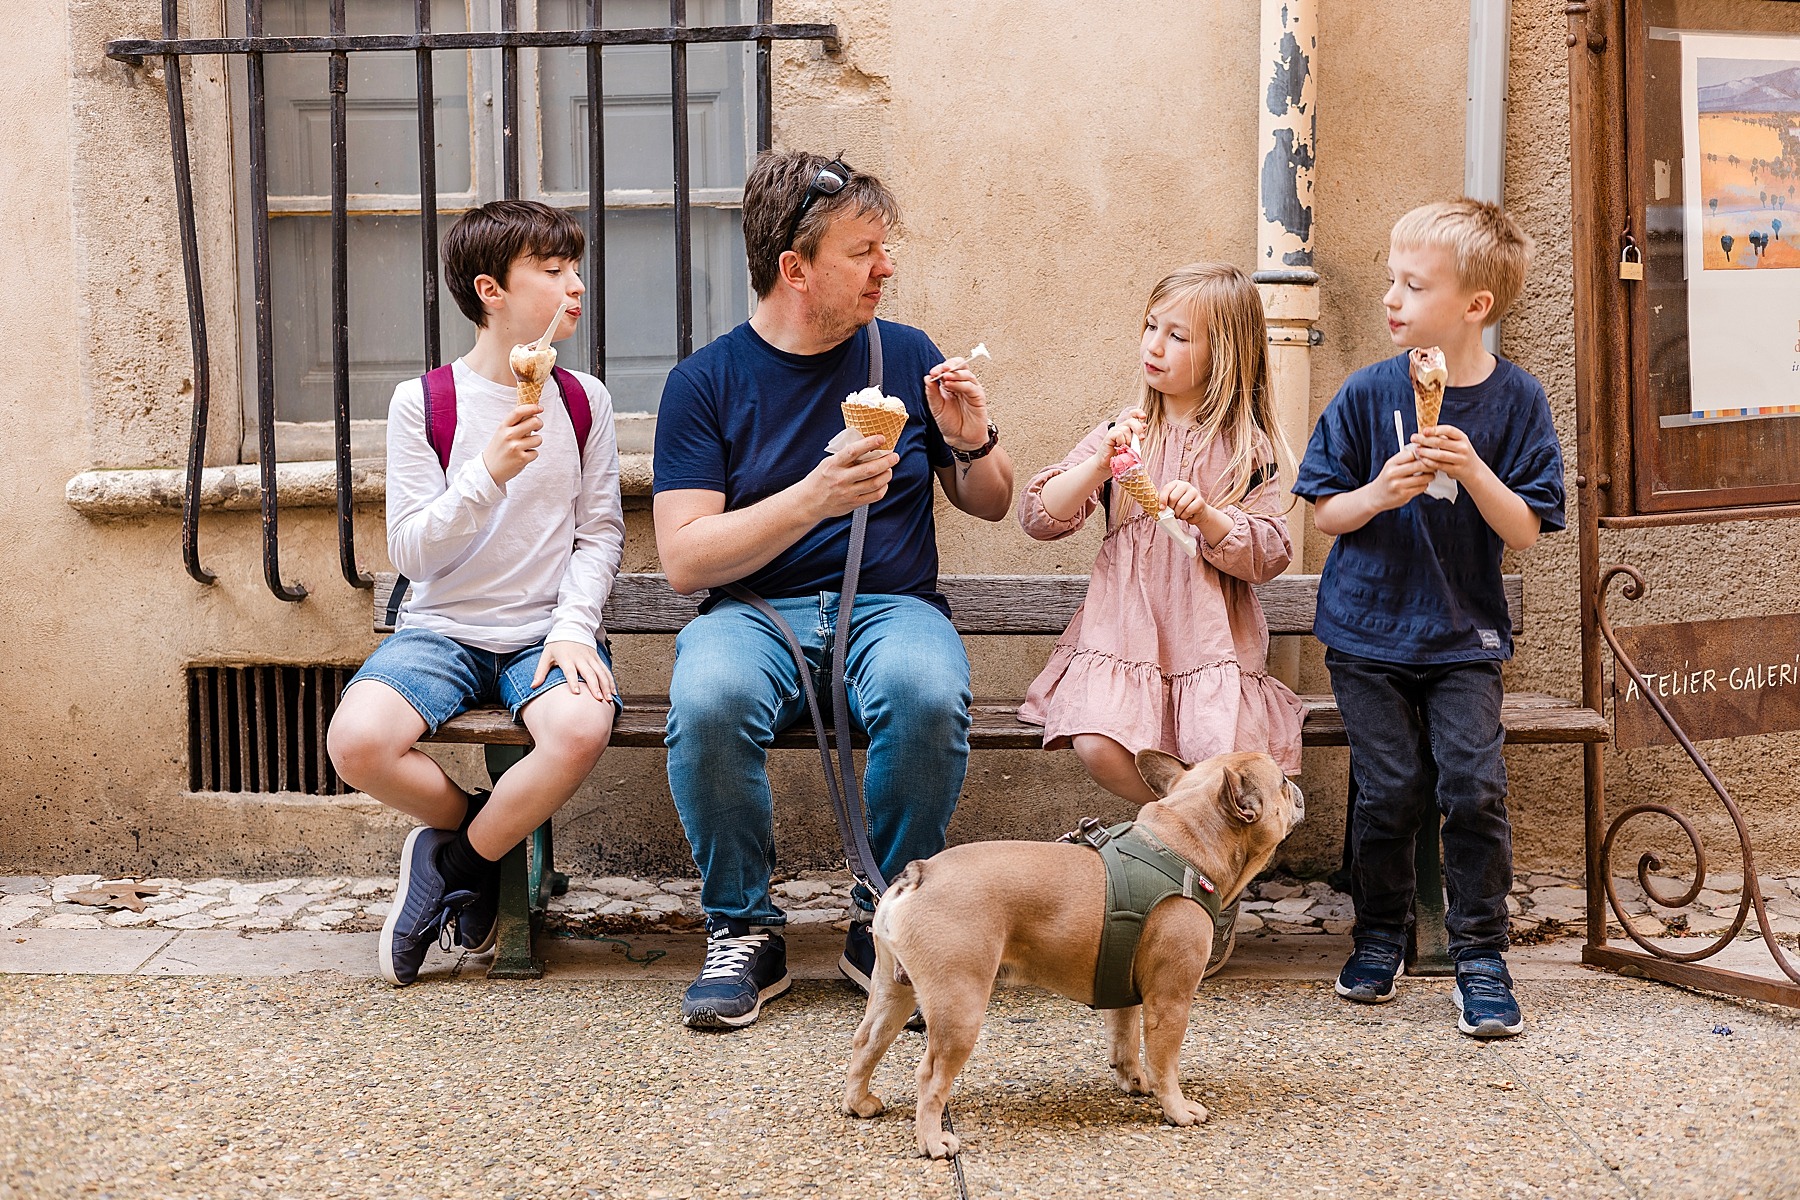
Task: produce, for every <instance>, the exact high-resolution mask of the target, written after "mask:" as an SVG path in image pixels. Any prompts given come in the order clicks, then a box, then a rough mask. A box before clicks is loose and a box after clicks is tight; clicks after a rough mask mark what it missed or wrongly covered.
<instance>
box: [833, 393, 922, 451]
mask: <svg viewBox="0 0 1800 1200" xmlns="http://www.w3.org/2000/svg"><path fill="white" fill-rule="evenodd" d="M843 408H844V425H845V427H846V428H849V429H854V430H855V431H856V432H857V433H859V434H861V435H862V436H863V437H879V438H881V440H882V441H883V442H884V443H885V449H887V450H888V451H890V452H891V451H892V450H893V449H894V448H895V447H896V446H898V445H899V444H900V431H901V430H902V429H904V428H906V414H905V413H903V412H894V411H892V410H891V409H886V408H876V407H875V406H874V405H872V404H845V405H844V406H843Z"/></svg>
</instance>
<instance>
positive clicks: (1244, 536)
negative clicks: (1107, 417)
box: [1019, 424, 1305, 775]
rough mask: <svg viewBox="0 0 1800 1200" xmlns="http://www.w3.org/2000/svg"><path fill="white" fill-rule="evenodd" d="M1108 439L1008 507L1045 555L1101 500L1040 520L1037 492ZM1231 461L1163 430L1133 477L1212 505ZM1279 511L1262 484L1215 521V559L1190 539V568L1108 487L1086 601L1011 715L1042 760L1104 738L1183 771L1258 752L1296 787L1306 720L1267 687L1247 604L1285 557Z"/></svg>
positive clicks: (1264, 646) (1211, 447) (1080, 451)
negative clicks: (1168, 760) (1157, 755)
mask: <svg viewBox="0 0 1800 1200" xmlns="http://www.w3.org/2000/svg"><path fill="white" fill-rule="evenodd" d="M1106 432H1107V427H1106V425H1105V424H1101V425H1098V426H1096V427H1095V428H1094V431H1093V432H1092V433H1090V434H1088V436H1087V437H1086V438H1084V439H1083V440H1082V442H1081V444H1080V445H1079V446H1077V447H1075V449H1073V450H1072V451H1070V452H1069V456H1068V457H1067V458H1066V459H1064V460H1063V461H1062V462H1060V463H1058V464H1057V465H1056V466H1054V467H1049V468H1047V469H1045V470H1043V471H1041V472H1039V473H1038V474H1037V475H1036V476H1035V477H1034V478H1033V479H1032V481H1031V482H1030V484H1028V485H1027V486H1026V488H1025V493H1024V495H1023V496H1021V497H1020V498H1019V524H1020V525H1022V526H1024V528H1025V532H1026V533H1028V534H1030V535H1031V536H1032V537H1034V538H1037V539H1038V540H1040V541H1054V540H1055V539H1057V538H1062V537H1067V536H1068V535H1070V534H1071V533H1074V532H1075V531H1076V530H1078V529H1080V528H1081V527H1082V526H1083V525H1085V524H1086V523H1087V520H1088V518H1089V517H1090V516H1092V515H1093V513H1094V510H1095V509H1097V508H1098V507H1099V504H1100V495H1099V492H1098V491H1096V492H1095V493H1094V494H1093V495H1092V496H1089V497H1088V499H1087V502H1086V503H1085V504H1084V505H1083V506H1082V509H1081V511H1080V512H1079V513H1077V514H1076V515H1075V516H1074V517H1072V518H1071V519H1069V520H1067V521H1059V520H1057V519H1056V518H1054V517H1052V516H1051V515H1050V514H1049V513H1047V512H1045V511H1044V504H1043V488H1044V484H1045V483H1047V482H1048V481H1049V480H1050V479H1051V478H1052V477H1054V476H1056V475H1058V474H1061V473H1062V472H1063V471H1066V470H1068V469H1069V468H1071V467H1074V466H1076V465H1078V464H1080V463H1082V462H1084V461H1086V460H1087V459H1089V458H1091V457H1093V455H1094V453H1095V451H1096V450H1098V449H1099V447H1100V443H1101V442H1103V441H1104V440H1105V438H1106ZM1258 449H1259V451H1260V452H1261V455H1262V457H1263V460H1264V461H1271V460H1272V459H1273V454H1272V453H1271V452H1270V450H1269V447H1268V446H1267V445H1266V444H1265V445H1262V446H1259V448H1258ZM1229 460H1230V453H1229V451H1228V450H1227V449H1226V447H1224V446H1223V445H1221V444H1219V443H1218V442H1216V441H1215V442H1213V443H1211V444H1206V443H1204V441H1203V439H1202V438H1201V436H1200V433H1199V431H1198V430H1197V429H1194V428H1192V427H1183V426H1167V427H1165V434H1164V437H1163V439H1162V444H1161V445H1160V446H1158V447H1157V449H1156V451H1155V452H1154V453H1153V454H1151V455H1150V456H1149V457H1147V458H1146V459H1145V462H1144V466H1145V469H1146V470H1147V471H1148V472H1149V474H1150V478H1151V479H1152V480H1153V481H1155V482H1156V484H1157V486H1158V487H1159V488H1160V487H1161V486H1162V485H1163V484H1165V483H1167V482H1168V481H1170V480H1172V479H1177V478H1179V479H1185V480H1187V481H1188V482H1189V483H1192V484H1193V485H1194V486H1195V487H1197V488H1199V489H1200V492H1201V494H1202V495H1212V494H1213V493H1214V491H1215V489H1216V488H1217V487H1218V483H1219V475H1220V474H1221V472H1223V470H1224V469H1225V467H1226V465H1227V464H1228V462H1229ZM1284 499H1285V493H1284V489H1283V488H1282V486H1281V482H1280V480H1279V479H1275V478H1271V479H1269V480H1268V481H1267V482H1265V483H1262V484H1260V485H1259V486H1258V487H1257V488H1256V489H1255V490H1254V491H1252V492H1251V493H1250V495H1249V496H1247V497H1245V499H1244V502H1243V504H1242V505H1241V506H1232V507H1228V508H1226V509H1225V511H1226V512H1227V513H1229V514H1230V516H1231V519H1232V529H1231V533H1230V534H1229V535H1228V536H1227V537H1226V538H1225V539H1224V540H1223V541H1221V542H1219V543H1217V544H1216V545H1209V544H1208V543H1207V541H1206V539H1205V538H1204V537H1201V535H1200V531H1199V530H1198V529H1196V528H1194V527H1193V526H1191V525H1189V526H1188V527H1187V529H1188V532H1189V533H1190V534H1192V535H1193V537H1194V539H1195V540H1196V541H1197V542H1199V544H1200V556H1199V558H1198V559H1190V558H1188V556H1187V555H1186V554H1185V553H1183V552H1182V550H1181V547H1179V546H1177V545H1176V544H1175V540H1174V539H1173V538H1171V537H1169V536H1168V535H1167V534H1164V533H1162V532H1161V531H1160V530H1158V529H1157V527H1156V522H1155V521H1154V520H1153V519H1152V518H1151V517H1149V516H1148V515H1147V514H1145V512H1144V511H1143V509H1141V508H1139V507H1138V506H1137V504H1136V503H1135V502H1134V501H1132V499H1131V498H1130V497H1129V496H1127V495H1126V494H1125V492H1124V489H1122V488H1121V487H1119V486H1118V485H1117V484H1114V485H1113V488H1112V500H1111V506H1112V522H1111V524H1112V527H1111V528H1110V529H1108V530H1107V533H1106V538H1105V540H1104V541H1103V542H1101V544H1100V554H1099V556H1098V557H1096V558H1095V559H1094V570H1093V578H1092V580H1091V581H1090V582H1089V584H1088V593H1087V600H1086V601H1085V602H1084V603H1083V604H1082V606H1081V608H1080V610H1079V611H1077V612H1076V614H1075V617H1074V619H1073V620H1071V621H1070V622H1069V627H1068V629H1067V630H1065V631H1064V632H1063V635H1062V637H1061V638H1059V639H1057V643H1056V649H1055V650H1054V651H1052V652H1051V655H1050V662H1049V664H1048V665H1047V666H1045V668H1044V670H1043V673H1042V674H1040V675H1039V676H1038V677H1037V680H1036V681H1035V682H1034V683H1033V684H1032V685H1031V690H1030V691H1029V692H1028V693H1027V695H1026V697H1025V703H1024V705H1023V706H1022V707H1021V708H1020V709H1019V719H1020V720H1022V721H1028V722H1030V723H1031V724H1034V725H1042V726H1043V727H1044V746H1045V748H1046V749H1056V748H1059V747H1063V746H1068V745H1070V744H1071V742H1070V738H1071V737H1072V736H1073V735H1074V734H1077V733H1101V734H1105V735H1106V736H1107V737H1110V738H1112V739H1113V740H1114V741H1117V742H1118V743H1119V744H1120V745H1122V746H1124V747H1125V748H1126V749H1128V750H1130V751H1132V752H1133V753H1136V752H1137V751H1139V750H1144V749H1157V750H1163V751H1167V752H1168V753H1170V754H1173V755H1175V756H1176V757H1178V758H1180V759H1182V760H1183V761H1184V762H1199V761H1200V760H1201V759H1203V758H1209V757H1211V756H1212V755H1214V754H1223V753H1226V752H1228V751H1233V750H1262V751H1266V752H1267V753H1268V754H1270V755H1271V756H1272V757H1273V758H1274V759H1275V761H1276V762H1277V763H1279V764H1280V765H1281V769H1282V770H1284V771H1286V772H1287V773H1288V774H1290V775H1295V774H1298V773H1299V771H1300V723H1301V720H1302V718H1303V717H1304V715H1305V709H1304V707H1303V706H1302V705H1301V703H1300V701H1299V699H1298V698H1297V697H1296V696H1295V695H1294V693H1293V692H1291V691H1289V690H1288V688H1287V687H1286V686H1285V685H1284V684H1282V683H1281V681H1280V680H1277V679H1274V678H1271V677H1270V676H1269V675H1268V674H1267V666H1268V653H1269V627H1268V623H1267V622H1266V621H1265V620H1264V619H1263V612H1262V605H1261V604H1259V603H1258V602H1257V599H1256V593H1255V592H1254V591H1252V590H1251V587H1252V585H1253V584H1258V583H1262V582H1264V581H1266V580H1269V579H1273V578H1274V577H1275V576H1277V575H1279V574H1280V573H1281V572H1282V571H1283V570H1284V569H1285V568H1286V567H1287V565H1288V561H1289V559H1290V558H1291V557H1292V556H1293V541H1292V539H1291V538H1290V537H1289V536H1288V528H1287V521H1286V519H1285V518H1284V517H1283V516H1282V507H1283V504H1284Z"/></svg>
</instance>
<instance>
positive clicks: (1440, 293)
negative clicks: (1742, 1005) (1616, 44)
mask: <svg viewBox="0 0 1800 1200" xmlns="http://www.w3.org/2000/svg"><path fill="white" fill-rule="evenodd" d="M1530 257H1531V239H1530V238H1529V237H1527V236H1526V235H1525V233H1524V232H1523V231H1521V230H1520V228H1519V227H1518V225H1517V224H1516V223H1515V222H1514V221H1513V219H1512V218H1511V217H1509V216H1507V214H1506V213H1504V212H1503V211H1501V210H1500V208H1499V207H1497V206H1495V205H1492V204H1486V203H1483V202H1481V201H1477V200H1469V199H1462V200H1455V201H1449V202H1445V203H1440V204H1429V205H1426V206H1424V207H1422V208H1417V209H1414V210H1413V211H1411V212H1409V213H1407V214H1406V215H1405V216H1404V217H1402V218H1400V221H1399V223H1398V224H1396V225H1395V226H1394V232H1393V237H1392V244H1391V246H1390V247H1389V251H1388V274H1389V277H1390V279H1391V280H1392V282H1391V284H1390V285H1389V287H1388V290H1387V292H1386V294H1385V295H1384V296H1383V297H1382V305H1383V307H1384V308H1385V309H1386V314H1387V322H1388V332H1389V335H1390V336H1391V337H1392V338H1393V341H1394V345H1395V346H1397V347H1400V348H1401V351H1402V353H1400V354H1399V355H1397V356H1395V357H1394V358H1390V359H1388V360H1386V361H1384V362H1379V363H1376V364H1374V365H1373V366H1369V367H1365V368H1363V369H1362V370H1360V371H1357V372H1356V373H1355V374H1353V375H1351V376H1350V378H1348V379H1347V380H1345V381H1344V385H1343V387H1342V388H1341V389H1339V391H1338V394H1337V396H1336V397H1335V398H1334V399H1333V400H1332V402H1331V404H1330V405H1329V406H1328V407H1327V408H1326V410H1325V412H1324V413H1323V414H1322V415H1321V416H1320V418H1319V423H1318V426H1317V427H1316V428H1315V429H1314V431H1313V435H1312V439H1311V441H1310V442H1309V443H1308V445H1307V448H1306V457H1305V459H1304V461H1303V462H1302V463H1301V465H1300V471H1299V478H1298V480H1297V482H1296V484H1295V486H1294V493H1295V494H1296V495H1298V496H1302V497H1304V498H1305V499H1307V500H1310V501H1312V502H1313V505H1314V520H1315V523H1316V524H1317V526H1318V528H1319V529H1320V530H1321V531H1322V532H1324V533H1328V534H1332V535H1334V536H1335V538H1336V541H1335V542H1334V544H1333V545H1332V548H1331V553H1330V555H1329V557H1328V558H1327V559H1326V562H1325V568H1324V572H1323V574H1322V575H1321V576H1320V579H1319V605H1318V614H1317V617H1316V620H1315V624H1314V632H1315V633H1316V634H1317V636H1318V638H1319V640H1320V641H1322V642H1323V643H1325V647H1326V655H1325V662H1326V666H1327V667H1328V669H1329V670H1330V672H1331V687H1332V691H1333V693H1335V695H1336V697H1337V701H1338V706H1339V708H1340V709H1341V710H1342V712H1343V716H1344V725H1345V729H1346V732H1347V733H1348V735H1349V741H1350V769H1351V783H1352V788H1351V796H1352V805H1353V810H1352V813H1351V819H1350V847H1349V849H1350V855H1349V857H1350V875H1351V897H1352V899H1353V901H1354V902H1355V905H1356V924H1355V927H1354V928H1353V930H1352V934H1353V937H1354V939H1355V949H1354V950H1353V951H1352V953H1351V955H1350V959H1349V961H1348V962H1346V963H1345V965H1344V968H1343V971H1342V972H1341V973H1340V975H1339V977H1338V981H1337V991H1338V994H1339V995H1342V996H1344V997H1346V998H1347V999H1350V1000H1353V1001H1356V1002H1359V1003H1364V1004H1379V1003H1383V1002H1385V1001H1388V1000H1392V999H1393V998H1394V997H1395V995H1396V990H1395V986H1394V979H1395V977H1396V976H1397V975H1399V974H1400V973H1401V964H1402V961H1403V958H1404V953H1405V946H1406V941H1407V923H1408V921H1409V920H1410V919H1411V917H1410V914H1411V912H1412V904H1413V893H1414V890H1415V878H1414V873H1413V861H1412V848H1413V839H1414V835H1415V833H1416V832H1417V830H1418V828H1419V825H1420V822H1421V821H1422V820H1423V819H1424V818H1425V814H1426V813H1427V812H1430V811H1431V810H1432V807H1433V806H1435V809H1436V813H1437V814H1441V815H1442V819H1443V828H1442V833H1443V845H1444V860H1443V861H1444V876H1445V880H1446V882H1447V883H1448V885H1449V896H1450V903H1449V908H1448V911H1447V913H1446V915H1445V921H1444V923H1445V926H1446V928H1447V930H1448V932H1449V936H1450V951H1451V955H1452V957H1453V958H1454V959H1455V960H1456V989H1455V993H1454V996H1455V999H1456V1003H1457V1008H1458V1011H1459V1013H1460V1016H1459V1019H1458V1028H1459V1029H1460V1030H1461V1031H1462V1032H1463V1033H1466V1034H1469V1035H1470V1036H1473V1037H1508V1036H1511V1035H1513V1034H1516V1033H1518V1032H1519V1031H1520V1030H1522V1029H1523V1028H1524V1018H1523V1016H1522V1015H1521V1014H1520V1012H1519V1006H1518V1002H1517V1000H1516V999H1515V997H1514V996H1513V993H1512V978H1511V976H1510V975H1509V974H1508V972H1507V969H1506V963H1505V960H1504V959H1503V957H1502V954H1503V952H1504V951H1505V950H1506V948H1507V945H1508V942H1507V913H1506V897H1507V895H1508V893H1509V892H1510V891H1511V889H1512V830H1511V826H1510V824H1509V823H1508V820H1507V813H1506V765H1505V763H1504V761H1503V760H1502V758H1501V747H1502V746H1503V744H1504V743H1505V740H1506V731H1505V729H1504V728H1503V727H1502V726H1501V724H1500V703H1501V699H1502V694H1503V689H1502V685H1501V677H1500V664H1501V663H1502V662H1504V661H1505V660H1507V659H1508V658H1510V657H1512V625H1511V621H1510V619H1509V617H1508V614H1507V608H1506V596H1505V593H1504V591H1503V589H1502V585H1501V577H1500V556H1501V553H1502V552H1503V551H1504V550H1507V549H1511V550H1524V549H1526V548H1527V547H1529V546H1531V545H1532V544H1533V543H1534V542H1536V541H1537V538H1538V535H1539V534H1540V533H1543V532H1545V531H1554V530H1558V529H1561V528H1562V527H1563V465H1562V450H1561V447H1560V445H1559V444H1558V442H1557V438H1556V429H1555V426H1554V424H1553V423H1552V421H1551V418H1550V406H1549V403H1548V401H1547V400H1546V399H1545V396H1544V389H1543V387H1542V385H1540V384H1539V383H1538V381H1537V380H1536V379H1534V378H1533V377H1532V376H1531V375H1530V373H1528V372H1527V371H1525V370H1524V369H1523V368H1521V367H1519V366H1517V365H1515V364H1513V363H1511V362H1508V361H1507V360H1505V359H1503V358H1497V357H1495V356H1494V355H1493V354H1490V353H1489V352H1488V351H1487V350H1486V349H1485V348H1484V347H1483V346H1482V340H1481V333H1482V330H1483V329H1484V328H1486V327H1487V326H1488V325H1491V324H1493V323H1494V322H1495V321H1498V320H1499V319H1500V317H1501V316H1502V315H1503V314H1504V313H1505V312H1506V310H1507V308H1508V306H1510V305H1511V304H1512V302H1513V300H1514V299H1516V298H1517V296H1518V295H1519V292H1520V290H1521V288H1522V287H1523V286H1524V281H1525V270H1526V267H1527V265H1528V263H1529V261H1530ZM1430 346H1436V347H1438V348H1439V349H1441V350H1442V351H1443V356H1444V366H1445V367H1446V368H1447V370H1448V380H1447V386H1446V387H1445V388H1444V399H1443V408H1442V412H1441V414H1440V415H1439V419H1438V423H1437V424H1435V425H1428V426H1426V427H1425V428H1423V429H1421V428H1419V427H1418V417H1417V415H1416V412H1415V405H1414V394H1413V386H1412V382H1411V376H1410V373H1409V356H1408V354H1407V351H1408V350H1409V349H1411V348H1414V347H1430ZM1396 413H1398V414H1399V419H1400V427H1399V428H1398V429H1397V427H1396V424H1395V414H1396ZM1439 472H1441V473H1442V474H1443V475H1445V476H1447V477H1448V478H1449V479H1450V480H1453V481H1454V482H1455V483H1456V485H1457V488H1456V490H1455V492H1454V493H1453V494H1450V495H1449V496H1448V498H1440V497H1442V496H1444V494H1445V493H1446V492H1448V491H1449V489H1447V488H1445V487H1443V486H1442V485H1440V486H1439V488H1436V489H1433V493H1432V494H1430V495H1427V494H1426V489H1427V488H1428V487H1430V486H1431V483H1432V480H1433V477H1434V476H1436V475H1437V474H1438V473H1439Z"/></svg>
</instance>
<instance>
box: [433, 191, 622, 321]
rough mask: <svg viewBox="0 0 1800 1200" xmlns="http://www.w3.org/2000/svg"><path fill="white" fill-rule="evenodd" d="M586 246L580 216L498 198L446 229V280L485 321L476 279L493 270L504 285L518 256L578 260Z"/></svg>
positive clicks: (459, 302)
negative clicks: (575, 216)
mask: <svg viewBox="0 0 1800 1200" xmlns="http://www.w3.org/2000/svg"><path fill="white" fill-rule="evenodd" d="M585 249H587V235H586V234H585V233H583V232H582V231H581V222H579V221H577V220H576V219H575V218H574V217H572V216H570V215H569V214H568V213H567V212H565V211H564V210H562V209H560V208H554V207H552V206H551V205H548V204H539V203H538V202H537V201H535V200H495V201H493V202H491V203H488V204H484V205H482V206H481V207H480V208H475V209H470V210H469V211H468V212H466V213H464V214H463V215H462V217H461V219H459V220H458V221H457V222H456V224H454V225H452V226H451V227H450V232H449V233H447V234H445V235H444V282H445V283H447V284H449V286H450V295H451V296H453V297H454V298H455V300H456V307H458V308H460V309H462V314H463V316H465V317H467V318H469V320H471V321H473V322H475V327H476V328H477V329H485V328H486V327H487V320H488V314H487V308H486V306H485V305H483V304H482V303H481V297H480V296H479V295H477V294H476V292H475V279H476V277H477V276H480V275H492V276H493V277H494V281H495V282H496V283H498V284H499V285H500V286H501V287H505V286H506V275H507V272H508V271H510V270H512V265H513V263H515V262H517V261H518V260H519V259H520V258H567V259H574V260H579V259H580V258H581V254H582V251H584V250H585Z"/></svg>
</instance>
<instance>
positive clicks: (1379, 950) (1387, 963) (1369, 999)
mask: <svg viewBox="0 0 1800 1200" xmlns="http://www.w3.org/2000/svg"><path fill="white" fill-rule="evenodd" d="M1405 959H1406V951H1405V949H1404V948H1402V947H1400V946H1397V945H1395V944H1394V943H1392V942H1388V941H1384V940H1382V939H1381V938H1375V937H1359V938H1357V939H1356V949H1354V950H1352V951H1351V952H1350V958H1349V960H1348V961H1347V962H1345V963H1344V969H1343V970H1342V971H1339V972H1338V977H1337V994H1338V995H1340V996H1342V997H1343V998H1344V999H1346V1000H1354V1001H1356V1002H1357V1003H1358V1004H1386V1003H1387V1002H1388V1001H1389V1000H1392V999H1393V998H1394V997H1395V996H1397V995H1399V994H1400V993H1399V991H1398V990H1397V989H1396V988H1395V987H1394V978H1395V976H1397V975H1399V974H1401V973H1402V971H1403V970H1404V965H1403V964H1404V962H1405Z"/></svg>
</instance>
